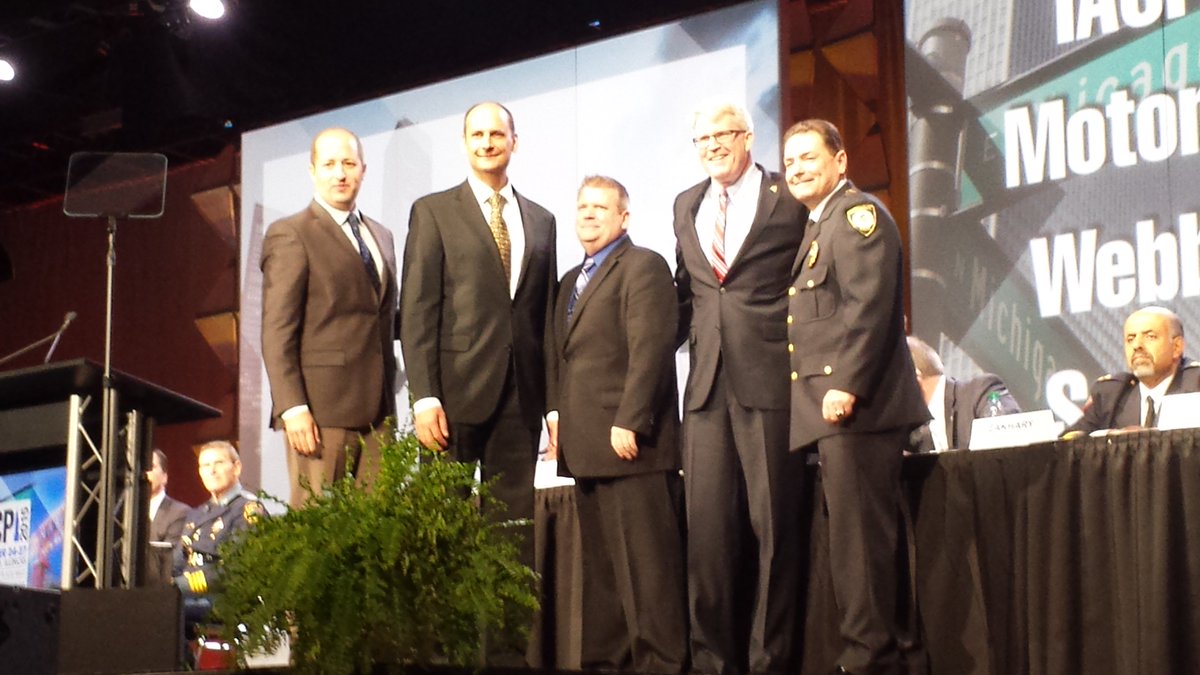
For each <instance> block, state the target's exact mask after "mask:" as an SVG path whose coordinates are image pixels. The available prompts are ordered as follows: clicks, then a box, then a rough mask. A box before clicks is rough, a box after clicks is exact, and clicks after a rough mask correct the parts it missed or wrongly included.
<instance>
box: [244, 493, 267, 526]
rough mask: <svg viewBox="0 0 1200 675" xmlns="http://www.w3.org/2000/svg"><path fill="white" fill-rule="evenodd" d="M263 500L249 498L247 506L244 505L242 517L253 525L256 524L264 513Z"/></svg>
mask: <svg viewBox="0 0 1200 675" xmlns="http://www.w3.org/2000/svg"><path fill="white" fill-rule="evenodd" d="M263 512H264V510H263V505H262V502H260V501H258V500H257V499H255V500H247V501H246V504H245V506H243V507H242V518H244V519H245V520H246V522H247V523H250V524H251V525H253V524H254V522H255V521H256V520H258V519H259V518H260V517H262V515H263Z"/></svg>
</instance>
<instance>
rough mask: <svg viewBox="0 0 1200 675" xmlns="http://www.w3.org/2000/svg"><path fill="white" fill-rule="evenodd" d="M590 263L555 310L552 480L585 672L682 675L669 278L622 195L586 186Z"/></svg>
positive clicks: (564, 288)
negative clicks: (567, 544) (578, 595)
mask: <svg viewBox="0 0 1200 675" xmlns="http://www.w3.org/2000/svg"><path fill="white" fill-rule="evenodd" d="M575 214H576V215H575V217H576V224H575V230H576V233H577V234H578V235H579V241H580V243H581V244H583V249H584V252H585V254H586V257H585V259H584V262H583V264H582V265H579V266H576V267H575V268H573V269H572V270H571V271H569V272H567V274H566V276H565V277H563V283H562V284H561V286H560V288H559V292H558V301H557V303H556V305H555V312H554V324H553V326H554V333H555V336H556V337H555V352H554V353H555V355H556V359H555V362H554V363H553V365H552V366H551V374H552V379H551V387H550V389H551V396H550V398H551V401H550V405H551V407H552V408H555V409H557V411H558V439H557V441H558V460H559V463H558V467H559V473H560V474H563V475H568V476H573V477H574V478H575V495H576V504H577V505H578V513H579V531H580V537H581V548H582V551H583V570H584V574H583V606H584V607H586V608H587V611H586V612H585V613H584V616H583V633H582V635H583V638H582V639H583V642H582V667H583V669H584V670H593V669H595V670H632V671H634V672H638V673H678V672H681V671H682V670H683V668H684V666H685V664H686V663H687V653H688V645H687V612H686V609H685V607H686V591H685V590H684V582H685V580H684V569H683V542H682V539H681V533H680V531H679V516H678V514H677V512H676V509H675V502H674V499H673V496H674V495H676V494H677V488H676V487H675V483H676V482H677V481H678V479H679V476H678V469H679V446H678V442H679V412H678V408H677V403H676V401H677V398H676V385H675V344H674V334H673V332H672V331H667V330H663V326H664V325H665V326H674V325H675V321H676V312H677V308H676V305H675V285H674V283H673V282H672V280H671V270H670V268H669V267H668V266H667V263H666V261H665V260H663V259H662V257H661V256H659V255H658V254H657V253H655V252H653V251H651V250H649V249H645V248H641V247H639V246H634V245H633V243H632V242H631V241H630V239H629V236H628V234H626V227H627V225H628V221H629V195H628V193H627V192H626V190H625V187H624V186H622V185H621V184H620V183H618V182H617V181H615V180H613V179H611V178H607V177H603V176H590V177H588V178H585V179H584V181H583V185H582V186H581V187H580V189H579V197H578V204H577V208H576V212H575Z"/></svg>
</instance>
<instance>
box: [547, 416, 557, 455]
mask: <svg viewBox="0 0 1200 675" xmlns="http://www.w3.org/2000/svg"><path fill="white" fill-rule="evenodd" d="M546 434H547V435H548V436H549V437H550V440H549V441H548V442H547V443H546V456H545V458H546V459H547V460H551V459H558V420H554V421H553V422H552V421H550V420H546Z"/></svg>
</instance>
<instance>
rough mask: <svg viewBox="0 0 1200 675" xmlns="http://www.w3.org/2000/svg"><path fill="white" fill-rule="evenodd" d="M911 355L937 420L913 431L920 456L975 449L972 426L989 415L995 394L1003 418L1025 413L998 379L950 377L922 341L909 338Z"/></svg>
mask: <svg viewBox="0 0 1200 675" xmlns="http://www.w3.org/2000/svg"><path fill="white" fill-rule="evenodd" d="M908 351H909V353H910V354H911V355H912V360H913V365H914V366H915V367H916V369H917V385H918V386H920V387H921V395H922V396H923V397H924V398H925V405H927V406H929V414H931V415H933V419H932V420H930V422H929V424H925V425H922V426H921V427H920V428H919V429H916V430H915V431H913V433H912V435H911V436H910V438H909V445H910V446H911V447H912V448H913V449H914V450H916V451H917V452H938V451H941V450H966V449H968V448H970V447H971V423H972V422H974V421H975V420H976V419H977V418H980V417H986V416H987V415H988V414H989V411H988V407H989V406H990V405H991V400H992V397H993V394H994V395H995V398H996V401H997V403H998V405H999V413H1000V414H1001V415H1011V414H1013V413H1019V412H1021V406H1020V405H1018V404H1017V401H1016V399H1014V398H1013V397H1012V394H1010V393H1009V391H1008V385H1006V384H1004V380H1001V379H1000V377H999V376H998V375H993V374H991V373H984V374H983V375H980V376H978V377H972V378H971V379H969V380H957V379H955V378H953V377H946V373H945V368H944V367H943V366H942V357H940V356H938V353H937V351H936V350H935V349H934V348H933V347H930V346H929V345H927V344H925V341H924V340H922V339H921V338H919V337H914V336H912V335H910V336H908Z"/></svg>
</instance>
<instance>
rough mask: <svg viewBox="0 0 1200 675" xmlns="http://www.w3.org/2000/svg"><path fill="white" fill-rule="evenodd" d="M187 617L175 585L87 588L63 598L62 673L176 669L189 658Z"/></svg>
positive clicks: (79, 674) (90, 674) (102, 674)
mask: <svg viewBox="0 0 1200 675" xmlns="http://www.w3.org/2000/svg"><path fill="white" fill-rule="evenodd" d="M182 626H183V614H182V609H181V603H180V597H179V591H178V590H176V589H175V588H174V587H173V586H164V587H160V588H131V589H123V588H121V589H101V590H97V589H85V588H77V589H72V590H69V591H66V592H65V593H63V596H62V628H61V631H60V633H59V642H58V667H59V670H58V672H59V673H61V675H76V674H77V675H84V674H85V673H86V674H87V675H106V674H108V673H114V674H115V673H138V672H142V673H144V672H147V671H171V670H176V669H177V668H178V667H179V665H180V657H181V656H182V654H183V651H182V650H183V643H182V640H183V628H182Z"/></svg>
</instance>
